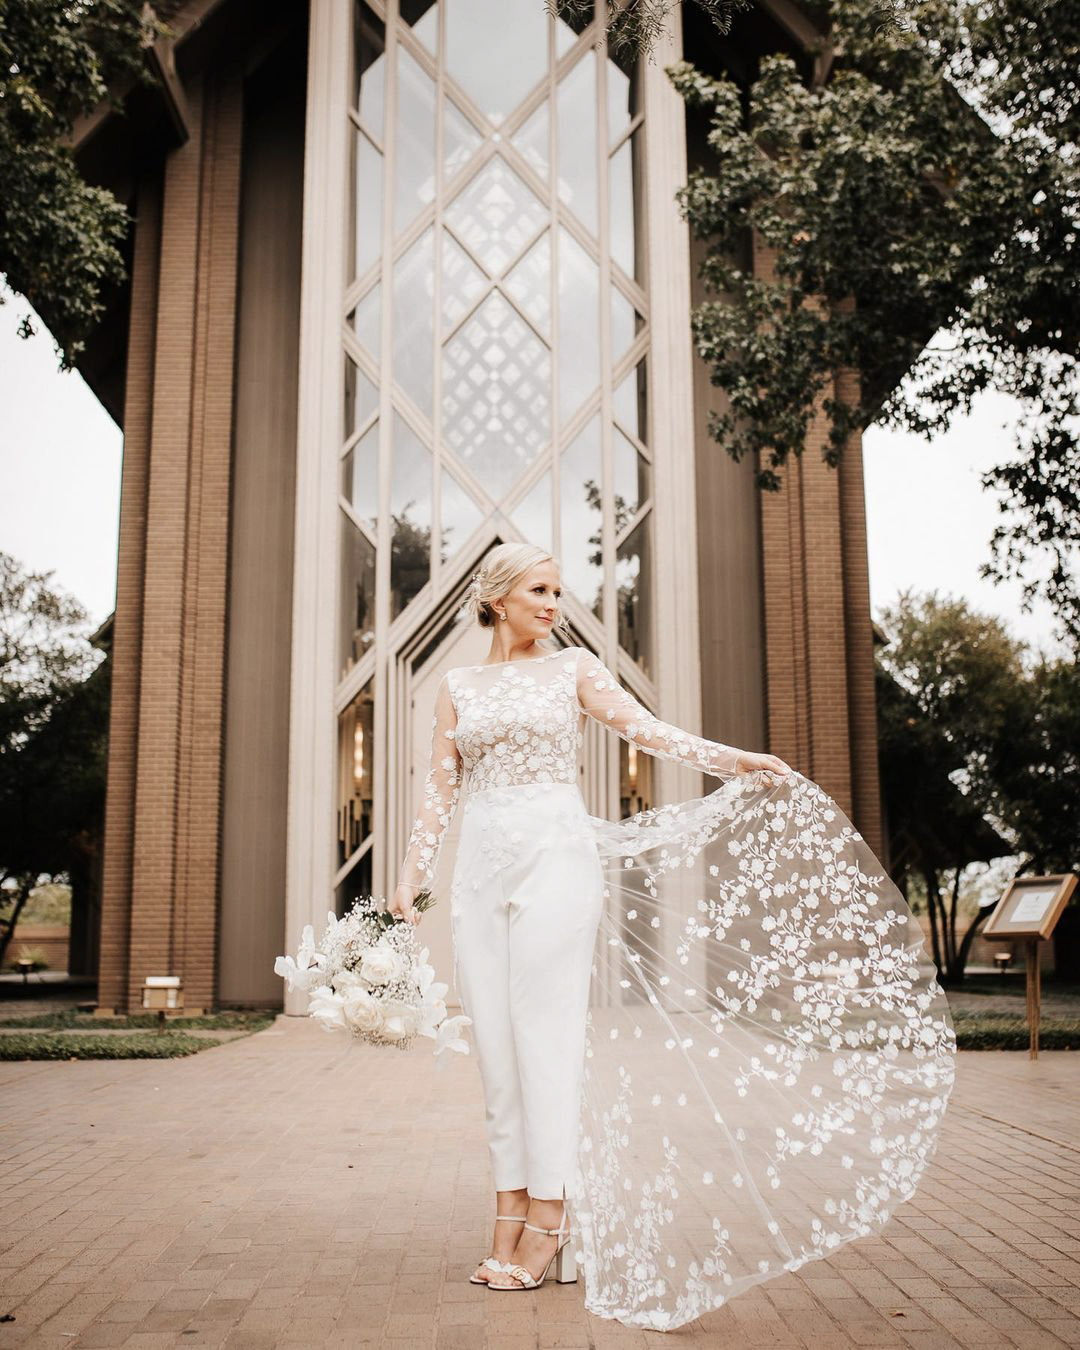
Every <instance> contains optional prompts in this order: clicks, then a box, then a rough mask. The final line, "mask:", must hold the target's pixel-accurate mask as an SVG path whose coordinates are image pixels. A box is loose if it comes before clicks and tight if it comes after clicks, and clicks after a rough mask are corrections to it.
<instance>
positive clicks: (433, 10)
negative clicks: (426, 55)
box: [398, 0, 439, 56]
mask: <svg viewBox="0 0 1080 1350" xmlns="http://www.w3.org/2000/svg"><path fill="white" fill-rule="evenodd" d="M398 12H399V13H400V14H401V17H402V18H403V19H404V20H405V22H406V23H407V24H408V25H409V27H410V28H411V29H412V30H413V32H414V33H415V34H416V36H417V37H418V38H419V39H420V41H421V42H422V43H423V44H424V46H425V47H426V48H427V49H428V51H429V52H430V53H431V55H432V56H434V55H435V53H436V52H437V51H438V50H439V7H438V5H437V4H435V3H434V0H399V4H398Z"/></svg>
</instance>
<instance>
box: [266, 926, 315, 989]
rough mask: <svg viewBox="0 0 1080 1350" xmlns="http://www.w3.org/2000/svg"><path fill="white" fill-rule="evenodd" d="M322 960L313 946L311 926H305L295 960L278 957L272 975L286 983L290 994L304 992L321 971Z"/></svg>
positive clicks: (289, 957)
mask: <svg viewBox="0 0 1080 1350" xmlns="http://www.w3.org/2000/svg"><path fill="white" fill-rule="evenodd" d="M324 960H325V957H324V956H323V954H322V952H321V951H319V949H318V948H317V947H316V946H315V930H314V928H312V926H311V924H306V925H305V926H304V931H303V933H302V934H301V936H300V950H299V951H298V952H297V954H296V960H295V961H294V960H293V958H292V957H291V956H279V957H278V958H277V960H276V961H275V962H274V974H275V975H280V976H281V978H282V979H283V980H285V981H286V983H287V984H288V986H289V993H290V994H291V993H292V991H293V990H294V989H303V990H305V991H306V990H308V989H310V988H311V981H312V980H313V979H314V977H315V975H316V974H317V973H319V971H320V970H321V968H322V965H323V962H324Z"/></svg>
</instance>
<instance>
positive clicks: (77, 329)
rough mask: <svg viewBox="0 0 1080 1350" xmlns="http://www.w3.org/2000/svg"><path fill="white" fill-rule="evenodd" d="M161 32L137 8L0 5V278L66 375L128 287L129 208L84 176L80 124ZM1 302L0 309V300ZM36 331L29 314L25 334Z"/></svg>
mask: <svg viewBox="0 0 1080 1350" xmlns="http://www.w3.org/2000/svg"><path fill="white" fill-rule="evenodd" d="M165 31H166V30H165V29H164V28H163V27H162V25H161V24H160V23H159V22H158V21H157V19H156V18H155V17H154V14H153V10H152V9H150V7H149V6H147V5H144V4H142V3H141V0H68V3H64V4H57V3H55V0H4V3H3V4H0V177H2V180H3V185H4V186H3V191H2V192H0V272H2V273H6V275H7V281H8V285H9V286H11V288H12V289H13V290H15V291H17V292H19V293H20V294H21V295H22V296H24V297H25V298H26V299H27V300H28V301H29V302H30V304H31V305H32V306H33V307H34V309H35V310H36V311H37V313H38V315H39V316H40V317H41V319H42V321H43V322H44V324H45V325H46V326H47V327H48V329H49V331H50V332H51V333H52V335H53V338H54V340H55V342H56V348H57V352H58V354H59V356H60V358H61V365H62V366H63V367H70V366H73V365H75V364H76V362H77V360H78V356H79V353H80V352H81V351H82V349H83V347H84V345H85V342H86V338H87V336H88V334H89V333H90V332H91V331H92V330H93V328H94V325H95V324H96V323H97V321H98V319H99V318H100V316H101V313H102V310H103V300H102V293H103V290H104V288H105V287H107V286H108V285H110V284H115V283H118V282H120V281H122V280H123V279H124V276H125V269H124V262H123V257H122V255H121V246H122V244H123V240H124V237H125V235H126V233H127V230H128V223H129V222H128V214H127V211H126V209H125V208H124V206H123V205H122V204H121V203H120V202H118V201H117V200H116V198H115V197H114V196H113V195H112V194H111V193H110V192H107V191H106V190H105V189H103V188H100V187H94V186H92V185H91V184H89V183H87V182H86V181H85V180H84V179H83V177H82V175H81V174H80V172H79V169H78V166H77V165H76V163H75V158H74V155H73V154H72V151H71V146H70V142H69V138H70V135H71V132H72V129H73V127H74V124H75V120H76V118H78V117H79V116H80V115H82V114H84V113H88V112H90V111H92V110H93V109H94V108H95V107H97V106H98V104H99V103H100V102H101V101H102V100H103V99H105V98H107V97H108V96H109V88H110V86H111V85H113V84H114V83H116V82H118V81H121V80H123V79H124V78H125V77H132V76H134V77H140V76H141V75H142V73H143V69H144V67H143V48H144V47H145V45H146V44H147V43H149V42H151V41H153V40H154V39H155V38H157V37H158V36H160V35H162V34H163V33H164V32H165ZM0 303H2V301H0ZM33 331H34V329H33V322H32V319H31V316H30V313H29V312H26V313H24V314H23V315H22V318H21V323H20V332H21V334H22V335H23V336H24V337H28V336H30V334H31V333H32V332H33Z"/></svg>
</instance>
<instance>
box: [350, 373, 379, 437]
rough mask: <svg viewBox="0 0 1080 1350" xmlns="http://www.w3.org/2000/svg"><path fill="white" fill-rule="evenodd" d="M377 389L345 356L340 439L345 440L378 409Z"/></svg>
mask: <svg viewBox="0 0 1080 1350" xmlns="http://www.w3.org/2000/svg"><path fill="white" fill-rule="evenodd" d="M378 406H379V391H378V390H377V389H376V388H375V386H374V385H373V384H372V383H371V381H370V380H369V379H368V377H367V376H366V375H365V374H364V372H363V371H362V370H361V369H360V368H359V366H358V365H357V364H356V362H355V361H354V360H353V359H352V357H351V356H346V358H345V417H344V430H343V434H342V437H341V439H342V440H344V441H347V440H348V439H349V437H350V436H351V435H352V434H353V432H354V431H359V430H360V428H361V427H362V426H363V425H364V423H365V422H366V421H367V420H368V418H369V417H370V416H371V415H372V413H373V412H375V411H376V410H377V409H378Z"/></svg>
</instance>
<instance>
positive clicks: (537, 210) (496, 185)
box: [446, 155, 547, 276]
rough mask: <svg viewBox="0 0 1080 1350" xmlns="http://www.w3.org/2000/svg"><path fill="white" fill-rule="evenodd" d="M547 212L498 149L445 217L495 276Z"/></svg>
mask: <svg viewBox="0 0 1080 1350" xmlns="http://www.w3.org/2000/svg"><path fill="white" fill-rule="evenodd" d="M546 217H547V212H546V211H545V210H544V208H543V206H542V205H541V203H540V202H539V201H538V200H537V199H536V196H535V195H534V194H533V193H532V192H531V191H530V190H529V189H528V188H527V187H526V186H525V184H524V183H523V182H522V180H521V178H520V177H519V176H518V175H517V174H516V173H515V172H514V171H513V169H511V168H510V166H509V165H508V164H507V163H506V161H505V160H504V159H502V158H501V156H499V155H493V156H492V157H491V159H489V160H488V162H487V163H486V164H485V165H484V167H483V168H482V169H481V170H480V172H479V173H478V174H477V175H476V176H475V177H474V178H472V179H471V180H470V181H469V183H468V185H467V186H466V187H465V188H464V190H463V191H462V192H460V193H459V194H458V196H457V197H455V198H454V200H453V202H452V203H451V204H450V206H449V207H448V208H447V212H446V221H447V224H448V225H449V226H450V228H451V229H452V230H453V231H454V232H455V234H457V235H458V237H459V238H460V239H461V240H462V242H463V243H464V244H465V245H466V247H467V248H468V249H469V251H470V252H471V253H472V255H473V257H474V258H477V259H479V261H480V262H481V263H483V265H484V266H485V267H486V268H487V270H488V271H489V272H490V273H491V274H492V275H493V276H494V275H497V274H498V273H500V272H502V270H503V268H504V267H506V265H507V264H508V263H509V262H510V261H511V260H512V259H513V258H516V257H517V255H518V253H520V251H521V249H522V248H523V247H524V245H525V244H526V243H527V242H528V241H529V240H530V239H531V238H532V237H533V235H534V234H535V233H536V231H537V230H538V229H539V228H540V226H541V224H542V223H543V221H544V220H545V219H546Z"/></svg>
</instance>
